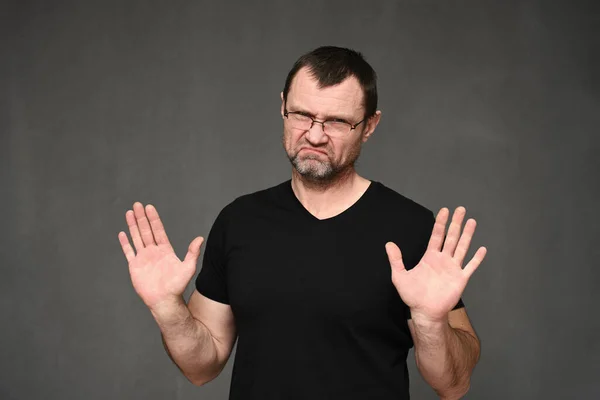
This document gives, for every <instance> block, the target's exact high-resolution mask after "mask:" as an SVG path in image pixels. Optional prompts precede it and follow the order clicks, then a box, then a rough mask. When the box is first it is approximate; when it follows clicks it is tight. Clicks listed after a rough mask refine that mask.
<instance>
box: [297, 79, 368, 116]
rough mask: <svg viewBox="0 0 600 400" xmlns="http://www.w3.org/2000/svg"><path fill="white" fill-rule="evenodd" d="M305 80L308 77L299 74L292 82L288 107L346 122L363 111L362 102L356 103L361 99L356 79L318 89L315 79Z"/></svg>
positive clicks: (360, 91)
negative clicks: (345, 120)
mask: <svg viewBox="0 0 600 400" xmlns="http://www.w3.org/2000/svg"><path fill="white" fill-rule="evenodd" d="M307 78H309V77H307V76H306V75H301V74H300V73H299V74H298V76H296V79H294V81H293V82H292V86H291V88H290V92H289V94H288V101H287V103H288V105H290V107H293V106H296V107H302V108H303V110H301V111H306V112H309V113H310V114H312V115H313V116H316V117H322V118H330V117H339V118H344V119H348V120H350V119H353V118H355V116H354V114H355V113H356V114H358V113H361V112H362V111H363V110H362V109H363V108H364V107H363V104H362V102H361V101H357V99H360V98H362V90H361V88H360V85H359V84H358V81H357V80H356V78H354V79H350V78H349V79H347V80H345V81H343V82H342V83H341V84H338V85H335V86H330V87H326V88H319V87H318V82H317V81H316V80H315V79H311V78H309V79H307ZM352 78H353V77H352ZM353 80H354V81H355V82H353ZM349 99H350V100H349ZM332 100H333V101H332ZM313 103H316V104H313ZM309 104H310V106H309ZM313 107H316V108H318V109H313Z"/></svg>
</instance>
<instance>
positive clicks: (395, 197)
mask: <svg viewBox="0 0 600 400" xmlns="http://www.w3.org/2000/svg"><path fill="white" fill-rule="evenodd" d="M373 184H375V188H376V189H377V193H378V202H379V203H380V206H382V207H383V209H384V210H385V211H386V212H387V213H391V214H392V215H395V216H398V217H400V218H402V219H407V218H408V219H410V220H415V221H425V222H430V221H432V220H433V216H434V213H433V212H432V211H431V210H430V209H429V208H427V207H426V206H425V205H423V204H421V203H419V202H417V201H416V200H414V199H413V198H411V197H409V196H407V195H404V194H401V193H400V192H398V191H397V190H394V189H393V188H391V187H390V186H387V185H385V184H384V183H382V182H379V181H373Z"/></svg>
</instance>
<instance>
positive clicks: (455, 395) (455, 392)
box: [437, 381, 471, 400]
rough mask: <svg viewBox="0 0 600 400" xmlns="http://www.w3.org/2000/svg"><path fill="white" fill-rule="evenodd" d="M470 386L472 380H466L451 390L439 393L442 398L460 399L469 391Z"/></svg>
mask: <svg viewBox="0 0 600 400" xmlns="http://www.w3.org/2000/svg"><path fill="white" fill-rule="evenodd" d="M470 388H471V382H470V381H466V382H465V383H463V384H461V385H460V386H458V385H457V386H455V387H453V388H452V389H451V390H448V391H445V392H443V393H440V392H438V393H437V394H438V396H439V397H440V400H459V399H462V398H463V396H465V395H466V394H467V393H468V392H469V389H470Z"/></svg>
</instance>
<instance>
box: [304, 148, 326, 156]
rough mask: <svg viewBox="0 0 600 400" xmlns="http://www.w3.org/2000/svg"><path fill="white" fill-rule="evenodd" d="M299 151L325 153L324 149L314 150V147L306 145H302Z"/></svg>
mask: <svg viewBox="0 0 600 400" xmlns="http://www.w3.org/2000/svg"><path fill="white" fill-rule="evenodd" d="M300 151H308V152H310V153H318V154H323V155H327V153H325V152H324V151H321V150H316V149H311V148H308V147H304V148H302V149H300Z"/></svg>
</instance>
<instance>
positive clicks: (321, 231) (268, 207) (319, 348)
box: [196, 180, 462, 400]
mask: <svg viewBox="0 0 600 400" xmlns="http://www.w3.org/2000/svg"><path fill="white" fill-rule="evenodd" d="M433 224H434V215H433V213H432V212H431V211H430V210H428V209H427V208H425V207H423V206H421V205H419V204H417V203H415V202H414V201H412V200H410V199H408V198H406V197H404V196H402V195H401V194H399V193H397V192H395V191H394V190H392V189H390V188H388V187H386V186H385V185H383V184H382V183H380V182H377V181H372V182H371V184H370V185H369V187H368V189H367V191H366V192H365V193H364V194H363V195H362V197H361V198H360V199H359V200H358V201H357V202H356V203H354V204H353V205H352V206H351V207H349V208H348V209H346V210H345V211H344V212H342V213H341V214H339V215H337V216H334V217H332V218H328V219H324V220H319V219H318V218H316V217H314V216H313V215H312V214H310V213H309V212H308V210H306V209H305V208H304V206H303V205H302V203H300V201H299V200H298V198H297V197H296V196H295V194H294V192H293V190H292V187H291V181H290V180H287V181H285V182H283V183H281V184H279V185H277V186H274V187H271V188H269V189H265V190H261V191H258V192H255V193H252V194H248V195H244V196H241V197H238V198H237V199H235V200H234V201H233V202H231V203H230V204H228V205H227V206H226V207H225V208H223V210H222V211H221V212H220V213H219V215H218V217H217V219H216V221H215V223H214V225H213V227H212V228H211V230H210V232H209V236H208V238H207V241H206V247H205V250H204V256H203V266H202V269H201V271H200V273H199V274H198V277H197V279H196V288H197V290H198V291H199V292H200V293H202V294H203V295H204V296H206V297H208V298H210V299H213V300H215V301H218V302H221V303H225V304H229V305H230V306H231V308H232V311H233V314H234V318H235V323H236V327H237V332H238V338H237V349H236V354H235V360H234V366H233V375H232V380H231V387H230V394H229V398H230V400H238V399H243V400H282V399H286V400H308V399H310V400H321V399H333V400H339V399H344V400H353V399H360V400H365V399H368V400H400V399H409V381H408V370H407V365H406V358H407V355H408V351H409V349H410V348H411V347H412V346H413V342H412V337H411V334H410V331H409V329H408V325H407V319H409V318H410V313H409V309H408V307H407V306H406V305H405V304H404V303H403V302H402V300H401V298H400V296H399V294H398V292H397V290H396V288H395V287H394V285H393V284H392V281H391V267H390V263H389V260H388V257H387V254H386V251H385V243H386V242H388V241H392V242H394V243H396V244H397V245H398V246H399V247H400V249H401V250H402V256H403V261H404V264H405V267H406V268H407V269H410V268H412V267H414V266H415V265H416V264H417V263H418V262H419V260H420V259H421V257H422V255H423V253H424V251H425V249H426V247H427V243H428V242H429V238H430V235H431V230H432V228H433ZM461 306H462V302H459V303H458V304H457V306H456V308H458V307H461Z"/></svg>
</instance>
